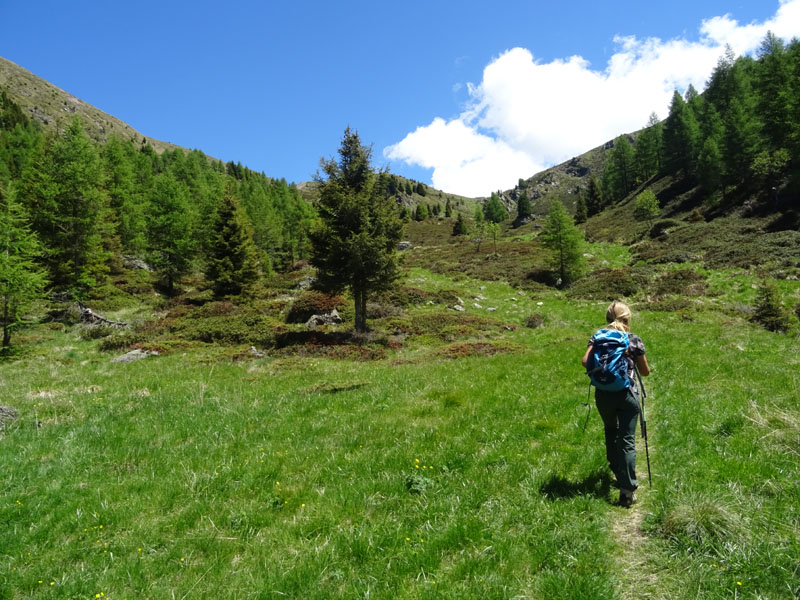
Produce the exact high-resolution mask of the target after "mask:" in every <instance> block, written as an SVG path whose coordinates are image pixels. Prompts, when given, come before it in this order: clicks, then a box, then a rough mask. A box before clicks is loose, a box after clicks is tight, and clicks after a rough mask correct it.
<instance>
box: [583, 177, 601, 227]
mask: <svg viewBox="0 0 800 600" xmlns="http://www.w3.org/2000/svg"><path fill="white" fill-rule="evenodd" d="M604 204H605V202H604V201H603V193H602V190H601V187H600V184H599V183H598V182H597V178H596V177H595V176H594V175H591V176H590V177H589V185H588V186H587V188H586V214H587V215H588V216H590V217H592V216H594V215H596V214H598V213H599V212H600V211H601V210H602V209H603V206H604Z"/></svg>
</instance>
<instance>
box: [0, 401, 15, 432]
mask: <svg viewBox="0 0 800 600" xmlns="http://www.w3.org/2000/svg"><path fill="white" fill-rule="evenodd" d="M16 420H17V409H16V408H14V407H13V406H0V431H3V429H5V428H6V424H7V423H11V422H13V421H16Z"/></svg>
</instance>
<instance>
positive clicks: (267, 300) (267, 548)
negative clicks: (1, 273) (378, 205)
mask: <svg viewBox="0 0 800 600" xmlns="http://www.w3.org/2000/svg"><path fill="white" fill-rule="evenodd" d="M445 229H447V225H446V224H442V225H437V224H436V223H435V222H426V223H422V224H412V228H411V230H410V231H409V237H410V238H411V239H412V241H413V243H414V245H415V248H414V249H412V250H410V251H409V253H408V254H407V255H406V268H407V273H406V276H405V279H404V281H403V282H402V286H401V287H400V288H399V290H398V291H397V292H395V293H394V294H393V295H388V296H384V297H382V298H379V299H376V300H377V302H376V303H375V304H373V305H371V307H370V324H371V325H372V326H373V333H372V334H370V335H369V336H366V337H362V338H356V337H354V336H352V334H349V333H348V331H349V330H350V329H351V328H352V322H345V323H344V324H342V325H339V326H335V325H334V326H326V327H324V328H323V329H322V330H321V331H318V332H316V333H313V334H309V333H303V332H304V330H305V327H304V326H303V325H302V324H297V325H294V324H291V323H286V322H285V321H286V317H287V315H288V314H289V312H290V311H291V309H292V307H293V306H294V305H295V303H296V302H297V301H298V298H299V297H300V295H301V294H302V292H301V291H300V289H298V288H297V287H296V284H297V283H299V282H301V281H302V280H303V278H304V277H305V275H306V272H303V271H299V272H296V273H292V274H288V275H286V276H281V277H279V278H276V279H274V280H272V284H271V286H272V287H270V288H265V289H263V290H262V291H261V292H260V296H259V298H258V299H253V300H252V301H251V303H250V306H249V307H244V306H235V305H231V304H230V303H224V302H209V301H207V300H204V298H203V296H202V294H197V293H194V294H190V295H189V296H187V297H185V298H176V299H173V300H171V301H169V302H156V303H155V304H153V300H149V301H148V302H149V304H142V305H141V307H140V309H138V310H137V311H135V310H132V309H131V308H129V309H126V310H120V311H117V312H110V313H108V315H107V316H111V317H114V318H116V319H118V320H126V321H133V322H140V325H138V326H137V327H136V329H135V330H134V331H132V332H111V331H109V330H106V331H103V330H94V329H86V328H85V327H84V326H81V325H69V324H67V325H62V324H61V323H60V322H53V323H50V324H43V325H39V326H36V327H31V328H28V329H26V330H24V331H22V332H20V334H19V341H20V343H21V346H22V347H23V348H26V349H27V351H26V352H25V353H23V354H22V355H20V356H18V357H17V358H16V359H14V360H7V361H5V362H2V363H0V394H2V397H3V398H4V399H6V400H5V401H4V403H6V404H9V405H12V406H13V407H14V409H15V410H16V413H17V417H16V419H15V420H13V421H6V422H5V427H4V429H3V430H2V433H0V436H2V437H0V469H2V472H3V473H4V474H6V477H5V482H6V483H5V485H4V487H3V489H2V491H0V518H1V519H2V521H3V523H4V524H5V529H6V531H8V532H12V535H10V536H6V539H5V540H4V544H3V551H2V553H0V562H2V568H0V597H2V598H9V599H18V598H23V597H36V598H84V597H85V598H95V597H97V595H98V594H102V596H101V597H105V598H112V599H113V598H138V597H172V596H176V597H198V598H199V597H204V598H237V599H240V598H274V597H286V596H288V597H302V598H353V597H361V596H367V595H368V596H369V597H371V598H459V599H461V598H479V597H480V598H512V597H531V598H576V599H577V598H580V599H586V598H620V597H622V598H642V597H648V598H659V599H669V598H678V597H685V593H686V590H687V589H689V590H692V597H695V598H707V599H716V598H720V597H737V598H786V599H790V598H795V597H796V595H797V593H798V591H800V590H798V583H797V582H798V571H797V565H798V564H800V540H798V531H800V513H799V511H800V487H799V486H798V483H797V480H798V476H799V475H800V473H798V472H797V464H798V463H797V447H798V445H799V444H800V411H798V388H797V381H796V372H797V368H798V356H800V354H798V340H797V338H796V337H794V336H793V335H778V334H774V333H770V332H767V331H765V330H763V329H761V328H760V327H758V326H756V325H754V324H752V323H750V322H749V320H748V319H747V312H748V311H747V308H746V307H748V306H752V304H753V302H754V299H755V294H756V290H755V287H757V283H758V280H757V278H756V277H755V276H754V275H753V274H752V273H749V272H748V271H746V270H743V269H739V270H728V271H724V270H719V271H705V270H703V269H700V268H699V266H696V265H695V266H691V265H690V266H691V269H692V272H695V273H697V274H698V278H697V279H695V280H694V282H693V283H694V285H695V292H693V293H694V294H695V295H694V296H693V297H692V298H691V300H689V301H688V302H685V303H683V304H682V305H681V307H679V308H678V309H677V310H672V311H671V312H664V311H663V310H657V309H658V308H664V305H663V302H662V304H658V303H657V302H656V298H664V297H671V296H663V295H662V296H658V294H659V293H662V294H663V293H665V290H666V292H667V293H668V292H669V289H670V288H669V284H670V282H672V285H673V286H675V285H677V286H678V288H679V290H680V292H681V294H682V296H681V297H682V298H687V294H689V290H688V289H687V288H686V286H685V285H683V284H682V283H681V281H684V280H683V279H680V280H676V282H673V281H672V279H671V273H672V272H674V271H675V268H674V267H672V266H655V265H654V266H653V267H652V271H651V272H650V273H649V275H648V277H649V279H639V280H637V281H639V282H640V287H639V289H638V290H637V291H632V292H631V294H630V300H631V302H632V303H633V306H634V309H635V310H634V323H633V324H634V330H635V331H636V332H637V333H639V334H640V335H641V336H642V337H643V338H644V339H645V342H646V344H647V349H648V356H649V359H650V363H651V365H652V366H653V375H652V376H651V377H650V378H649V379H648V380H647V381H646V385H647V390H648V394H649V395H648V400H647V401H648V404H647V407H648V425H649V427H648V429H649V434H650V439H649V444H650V454H651V462H652V472H653V487H652V488H650V487H649V486H647V483H646V482H647V475H646V463H645V461H644V453H643V448H640V459H639V463H638V466H639V475H640V482H641V483H642V485H643V487H642V488H641V490H640V491H641V494H640V498H641V499H640V503H639V504H637V505H636V506H635V507H634V508H633V509H631V510H625V509H622V508H619V507H617V506H615V504H614V502H615V500H616V494H617V491H616V490H615V489H614V488H613V487H612V485H611V483H612V482H611V477H610V473H609V472H608V471H607V469H606V467H605V457H604V449H603V444H602V435H603V434H602V427H601V423H600V420H599V418H598V417H597V414H596V412H594V411H593V410H592V412H591V413H589V414H590V418H589V424H588V427H587V429H586V431H585V432H584V431H583V424H584V422H585V419H586V415H587V408H588V407H587V406H586V405H585V402H586V400H587V396H586V392H587V386H586V383H587V380H586V377H585V375H584V374H583V372H582V369H581V367H580V362H579V360H580V356H581V355H582V353H583V349H584V347H585V343H586V340H587V339H588V336H589V335H590V334H591V333H592V332H593V330H594V329H595V328H597V327H598V326H599V325H601V323H602V315H603V313H604V310H605V306H606V303H607V300H606V299H605V297H604V296H603V295H602V291H601V293H599V294H598V293H595V292H592V291H591V290H587V289H584V290H583V297H582V298H581V297H577V296H574V295H573V294H572V293H571V292H570V293H569V294H566V293H564V292H560V291H557V290H554V289H553V288H549V287H547V286H544V285H542V284H539V283H537V282H535V281H532V280H530V279H529V278H527V277H526V269H527V267H525V266H524V265H525V261H529V263H528V264H529V266H531V268H532V269H534V270H535V265H536V264H539V262H540V259H541V258H542V257H541V256H540V254H539V253H540V252H541V250H540V249H538V248H537V245H536V243H535V240H534V238H535V236H536V232H535V230H533V229H531V230H530V231H522V232H519V231H513V230H512V231H511V232H510V233H509V234H508V235H504V236H503V237H502V239H501V240H500V241H499V244H498V249H497V252H495V251H494V248H493V247H491V245H490V244H487V243H484V244H483V246H482V247H481V249H480V250H478V249H477V247H476V245H475V244H474V243H472V242H470V241H469V240H466V239H461V240H453V239H452V238H451V237H450V236H449V235H447V232H446V231H445ZM514 249H516V253H514V251H512V250H514ZM587 251H588V253H590V254H591V255H592V258H591V259H588V260H592V261H596V262H597V263H598V265H599V264H600V263H605V265H607V267H608V268H612V269H613V268H621V267H623V266H624V265H626V264H628V262H629V260H630V255H629V254H628V253H627V250H626V249H625V248H623V247H617V246H613V245H608V244H597V245H593V246H591V247H589V248H587ZM512 265H522V266H521V267H519V268H518V269H517V271H515V270H514V269H512V268H510V267H511V266H512ZM684 268H688V267H686V266H685V267H684ZM459 269H461V270H459ZM514 273H518V275H515V274H514ZM639 275H641V274H639ZM780 283H781V286H782V292H783V294H784V297H785V298H786V299H789V301H791V299H792V298H793V299H794V301H795V302H796V301H797V300H798V299H800V285H799V284H797V282H792V281H782V282H780ZM659 291H660V292H659ZM456 305H459V306H461V307H462V308H463V309H464V310H463V311H456V310H454V309H453V307H454V306H456ZM346 306H347V303H346V302H345V307H344V308H345V310H344V313H345V316H346V317H347V318H349V319H352V316H351V315H348V311H347V308H346ZM248 311H249V312H248ZM256 317H257V319H258V320H253V319H256ZM795 326H796V325H795ZM192 328H194V329H192ZM215 332H216V333H215ZM264 332H266V334H265V338H259V337H258V336H259V335H260V334H262V333H264ZM109 334H110V335H109ZM214 335H219V337H218V338H217V339H216V343H211V342H210V340H213V339H214ZM226 335H227V336H228V337H225V336H226ZM98 336H105V337H102V339H94V338H97V337H98ZM203 336H205V337H203ZM276 336H277V338H279V339H280V340H282V343H277V344H272V345H267V341H265V340H267V339H272V340H274V339H276ZM298 340H302V341H303V342H305V343H302V344H299V345H298V344H297V343H296V342H297V341H298ZM130 344H133V346H131V345H130ZM251 345H256V346H257V347H258V348H259V349H260V350H262V351H263V353H262V354H258V353H253V352H251V351H250V346H251ZM130 347H138V348H142V349H145V350H158V351H159V355H158V356H153V357H150V358H147V359H144V360H141V361H139V362H133V363H129V364H121V363H112V362H111V360H112V359H113V358H114V357H116V356H118V355H120V354H121V353H123V352H124V351H125V350H127V349H129V348H130Z"/></svg>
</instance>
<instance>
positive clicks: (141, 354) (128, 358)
mask: <svg viewBox="0 0 800 600" xmlns="http://www.w3.org/2000/svg"><path fill="white" fill-rule="evenodd" d="M148 356H158V352H156V351H155V350H152V351H148V350H142V349H141V348H136V349H135V350H131V351H130V352H128V353H127V354H123V355H122V356H118V357H117V358H112V359H111V362H112V363H129V362H134V361H137V360H142V359H143V358H147V357H148Z"/></svg>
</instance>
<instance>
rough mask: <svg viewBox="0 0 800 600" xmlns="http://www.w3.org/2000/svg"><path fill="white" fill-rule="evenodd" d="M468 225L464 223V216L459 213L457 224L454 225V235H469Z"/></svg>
mask: <svg viewBox="0 0 800 600" xmlns="http://www.w3.org/2000/svg"><path fill="white" fill-rule="evenodd" d="M467 233H468V231H467V223H466V221H464V216H463V215H462V214H461V213H458V216H457V217H456V222H455V223H453V235H467Z"/></svg>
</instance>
